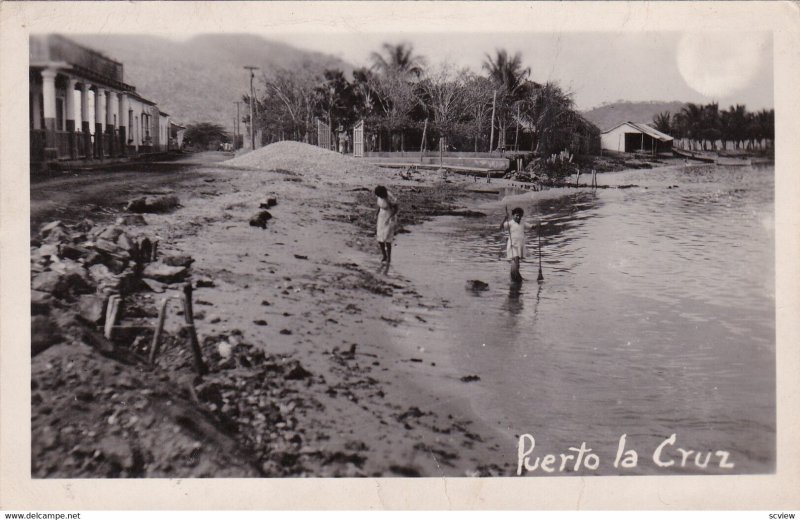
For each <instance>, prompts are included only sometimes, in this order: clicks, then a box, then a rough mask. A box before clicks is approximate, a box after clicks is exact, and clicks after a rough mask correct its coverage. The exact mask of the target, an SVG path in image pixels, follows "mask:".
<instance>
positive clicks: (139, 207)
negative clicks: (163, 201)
mask: <svg viewBox="0 0 800 520" xmlns="http://www.w3.org/2000/svg"><path fill="white" fill-rule="evenodd" d="M125 211H132V212H133V213H144V212H145V211H147V197H139V198H138V199H132V200H129V201H128V204H126V205H125Z"/></svg>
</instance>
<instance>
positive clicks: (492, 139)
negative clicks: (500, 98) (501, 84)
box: [489, 90, 497, 155]
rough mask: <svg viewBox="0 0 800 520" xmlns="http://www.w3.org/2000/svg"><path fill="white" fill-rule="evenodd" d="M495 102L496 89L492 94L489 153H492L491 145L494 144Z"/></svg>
mask: <svg viewBox="0 0 800 520" xmlns="http://www.w3.org/2000/svg"><path fill="white" fill-rule="evenodd" d="M495 103H497V90H495V91H494V94H493V95H492V131H491V133H490V134H489V155H491V154H492V145H494V105H495Z"/></svg>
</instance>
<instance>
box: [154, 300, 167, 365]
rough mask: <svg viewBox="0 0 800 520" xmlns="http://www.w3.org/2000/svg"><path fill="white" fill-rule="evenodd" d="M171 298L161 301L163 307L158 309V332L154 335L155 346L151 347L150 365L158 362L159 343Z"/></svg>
mask: <svg viewBox="0 0 800 520" xmlns="http://www.w3.org/2000/svg"><path fill="white" fill-rule="evenodd" d="M168 300H169V298H164V299H163V300H161V307H160V308H159V309H158V325H156V330H155V332H154V333H153V344H152V345H151V347H150V359H149V361H150V364H151V365H152V364H153V363H155V361H156V356H158V343H159V341H161V333H162V332H163V331H164V320H165V319H166V317H167V301H168Z"/></svg>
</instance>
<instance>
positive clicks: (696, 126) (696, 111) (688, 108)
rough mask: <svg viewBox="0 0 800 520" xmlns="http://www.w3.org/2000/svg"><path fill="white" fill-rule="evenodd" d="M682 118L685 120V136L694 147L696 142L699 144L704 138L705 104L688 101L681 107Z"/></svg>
mask: <svg viewBox="0 0 800 520" xmlns="http://www.w3.org/2000/svg"><path fill="white" fill-rule="evenodd" d="M681 119H682V120H683V127H684V131H685V136H686V137H687V138H688V139H689V143H690V147H691V148H692V149H694V145H695V142H697V143H698V144H699V143H700V141H701V140H702V133H703V132H702V127H703V106H702V105H695V104H694V103H686V105H685V106H684V107H683V108H681Z"/></svg>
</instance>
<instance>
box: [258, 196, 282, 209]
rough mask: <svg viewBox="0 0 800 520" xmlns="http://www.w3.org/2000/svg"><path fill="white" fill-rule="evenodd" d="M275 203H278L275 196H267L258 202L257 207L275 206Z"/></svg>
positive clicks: (267, 207)
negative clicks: (264, 199)
mask: <svg viewBox="0 0 800 520" xmlns="http://www.w3.org/2000/svg"><path fill="white" fill-rule="evenodd" d="M276 204H278V199H276V198H275V197H268V198H267V200H266V201H265V202H262V203H261V204H259V205H258V207H259V208H261V209H269V208H271V207H272V206H275V205H276Z"/></svg>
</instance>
